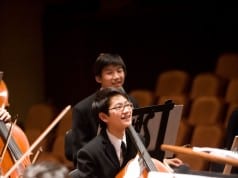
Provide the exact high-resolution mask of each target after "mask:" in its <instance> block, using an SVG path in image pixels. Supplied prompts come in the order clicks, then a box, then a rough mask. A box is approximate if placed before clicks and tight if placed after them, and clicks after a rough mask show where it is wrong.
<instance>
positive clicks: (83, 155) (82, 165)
mask: <svg viewBox="0 0 238 178" xmlns="http://www.w3.org/2000/svg"><path fill="white" fill-rule="evenodd" d="M126 139H127V155H126V157H125V158H124V161H123V164H122V166H120V163H119V160H118V157H117V155H116V151H115V148H114V146H113V145H112V144H111V142H110V140H109V138H108V136H107V133H106V131H105V130H102V132H101V133H100V134H99V135H98V136H97V137H95V138H94V139H93V140H91V141H90V142H89V143H88V144H87V145H85V146H84V147H83V148H81V149H80V150H79V151H78V154H77V168H78V175H79V176H78V177H80V178H114V177H115V176H116V175H117V173H118V172H119V171H120V170H121V169H122V168H123V167H124V166H125V165H126V163H127V162H128V161H129V160H131V159H132V158H134V157H135V156H136V154H137V150H136V147H135V145H134V144H133V143H132V140H131V139H130V137H129V135H128V134H126Z"/></svg>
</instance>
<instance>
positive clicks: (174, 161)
mask: <svg viewBox="0 0 238 178" xmlns="http://www.w3.org/2000/svg"><path fill="white" fill-rule="evenodd" d="M164 162H166V163H167V164H168V165H170V166H174V167H179V166H181V165H182V164H183V161H182V160H180V159H178V158H170V159H164Z"/></svg>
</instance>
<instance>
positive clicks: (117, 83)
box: [95, 64, 125, 88]
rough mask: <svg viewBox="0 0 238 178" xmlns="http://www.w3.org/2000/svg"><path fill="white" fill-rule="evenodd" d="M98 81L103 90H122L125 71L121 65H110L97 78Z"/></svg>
mask: <svg viewBox="0 0 238 178" xmlns="http://www.w3.org/2000/svg"><path fill="white" fill-rule="evenodd" d="M95 79H96V81H97V82H98V83H100V84H101V87H102V88H106V87H115V88H120V87H122V86H123V84H124V81H125V71H124V69H123V68H122V66H120V65H112V64H111V65H108V66H106V67H104V68H103V70H102V73H101V75H100V76H96V78H95Z"/></svg>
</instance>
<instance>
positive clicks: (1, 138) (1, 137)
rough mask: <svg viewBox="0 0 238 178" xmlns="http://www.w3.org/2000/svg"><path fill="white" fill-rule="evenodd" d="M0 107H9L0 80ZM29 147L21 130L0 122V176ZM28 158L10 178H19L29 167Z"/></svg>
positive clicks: (5, 87) (4, 85) (5, 92)
mask: <svg viewBox="0 0 238 178" xmlns="http://www.w3.org/2000/svg"><path fill="white" fill-rule="evenodd" d="M0 106H1V108H5V107H6V106H9V102H8V90H7V86H6V84H5V82H4V81H3V80H2V79H1V80H0ZM10 128H11V135H9V133H10V132H9V129H10ZM8 139H9V142H8V145H7V149H6V151H5V152H4V148H5V146H6V142H7V140H8ZM29 147H30V144H29V141H28V139H27V137H26V135H25V133H24V132H23V130H22V129H21V128H20V127H18V126H17V125H14V126H13V127H11V123H4V121H2V120H0V153H1V158H0V175H3V176H4V175H5V173H6V172H7V171H8V170H9V169H10V168H11V167H12V166H13V165H14V164H15V162H16V161H17V160H18V159H19V158H20V157H21V156H22V154H23V153H24V152H26V151H27V150H28V149H29ZM30 164H31V161H30V157H29V156H28V157H26V159H25V160H24V161H23V162H22V163H21V165H20V166H18V167H17V169H16V170H14V171H13V172H12V173H11V175H10V176H9V177H10V178H16V177H20V176H21V175H22V173H23V171H24V169H25V167H26V166H28V165H30Z"/></svg>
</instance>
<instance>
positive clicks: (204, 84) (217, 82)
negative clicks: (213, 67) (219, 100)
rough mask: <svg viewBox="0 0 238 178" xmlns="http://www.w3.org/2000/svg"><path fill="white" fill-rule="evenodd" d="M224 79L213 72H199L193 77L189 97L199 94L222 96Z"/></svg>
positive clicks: (195, 96) (193, 97)
mask: <svg viewBox="0 0 238 178" xmlns="http://www.w3.org/2000/svg"><path fill="white" fill-rule="evenodd" d="M225 84H226V83H225V80H223V79H222V78H220V77H219V76H218V75H215V74H213V73H200V74H198V75H197V76H195V78H194V79H193V82H192V87H191V91H190V98H191V99H195V98H197V97H201V96H223V95H224V92H225Z"/></svg>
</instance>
